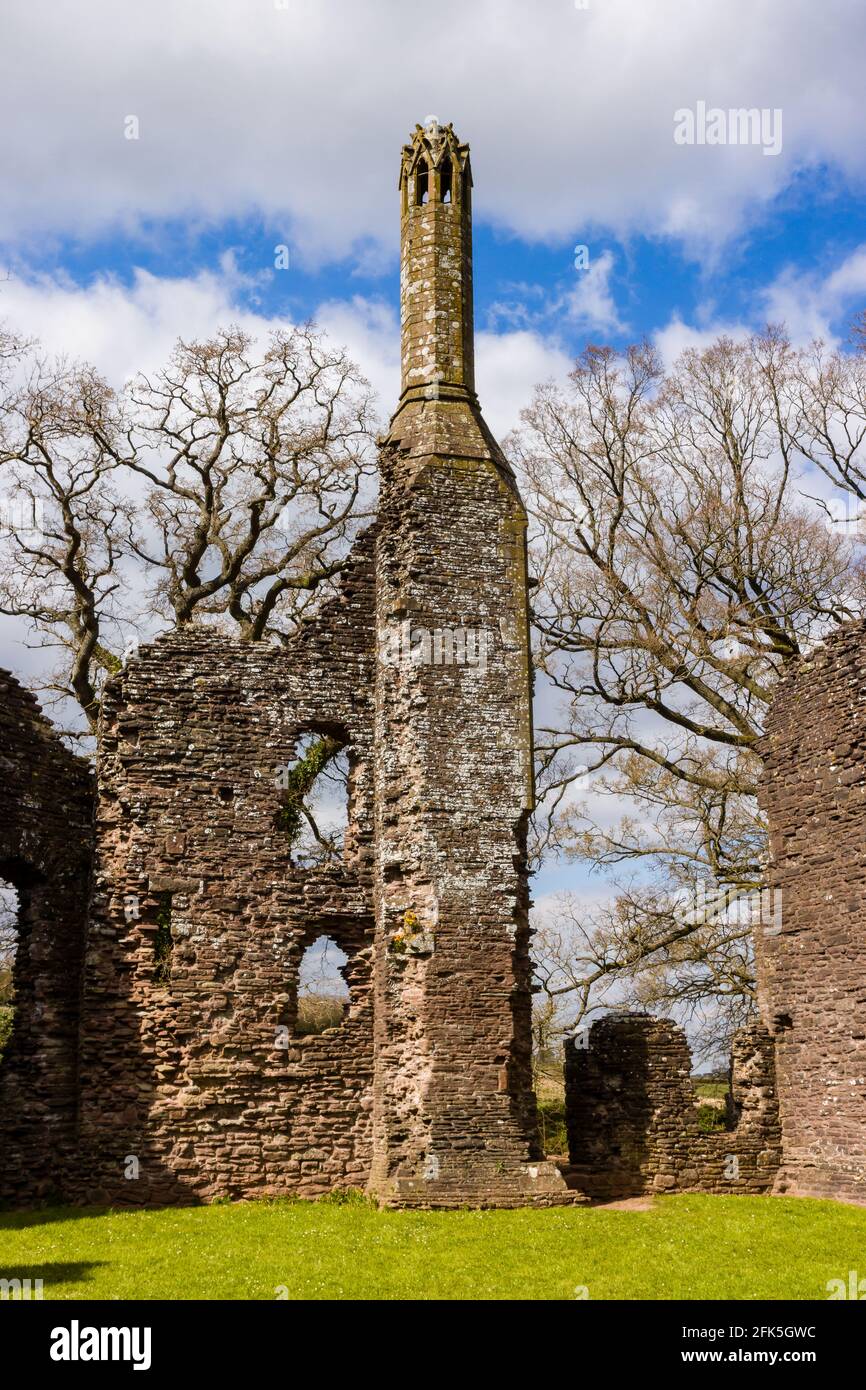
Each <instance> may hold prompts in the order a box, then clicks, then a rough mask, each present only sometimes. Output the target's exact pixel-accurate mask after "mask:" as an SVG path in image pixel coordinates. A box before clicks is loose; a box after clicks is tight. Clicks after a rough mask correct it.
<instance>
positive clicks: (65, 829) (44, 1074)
mask: <svg viewBox="0 0 866 1390" xmlns="http://www.w3.org/2000/svg"><path fill="white" fill-rule="evenodd" d="M92 819H93V786H92V776H91V772H90V769H89V767H88V765H87V763H86V762H85V761H84V760H83V759H81V758H77V757H76V756H75V755H74V754H72V753H70V752H69V751H68V749H67V748H66V747H65V746H64V745H63V744H62V743H61V741H60V739H59V738H58V737H57V735H56V733H55V732H54V731H53V729H52V727H51V725H50V724H49V723H48V721H47V720H46V719H45V718H44V717H43V715H42V714H41V712H40V709H39V706H38V704H37V703H36V701H35V699H34V698H33V696H32V695H31V694H30V692H29V691H27V690H25V689H23V687H22V686H21V685H19V683H18V682H17V681H16V680H15V678H14V677H13V676H11V675H9V673H8V672H7V671H0V878H2V879H5V880H6V882H8V883H11V884H12V885H13V886H14V887H15V888H16V889H17V891H18V899H19V919H18V945H17V951H16V955H15V964H14V973H13V982H14V991H15V994H14V1008H15V1013H14V1023H13V1031H12V1036H11V1038H10V1041H9V1044H8V1046H7V1049H6V1052H5V1055H4V1057H3V1060H2V1062H0V1199H6V1200H9V1199H11V1200H15V1199H16V1198H22V1197H28V1198H33V1197H44V1196H49V1195H52V1194H56V1193H57V1192H58V1191H60V1189H61V1187H62V1181H63V1170H64V1167H65V1165H66V1163H67V1161H68V1159H69V1155H70V1152H71V1149H72V1145H73V1142H74V1131H75V1120H76V1110H77V1100H78V1076H77V1062H78V1023H79V991H80V982H81V959H82V949H83V941H84V923H85V917H86V911H87V895H88V889H89V876H90V856H91V847H92Z"/></svg>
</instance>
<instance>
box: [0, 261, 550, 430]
mask: <svg viewBox="0 0 866 1390" xmlns="http://www.w3.org/2000/svg"><path fill="white" fill-rule="evenodd" d="M246 285H247V282H246V281H245V280H244V279H243V277H240V276H239V275H238V273H237V270H236V268H235V265H234V261H233V260H232V258H231V257H230V256H226V257H223V260H222V263H221V267H220V271H219V273H216V272H213V271H201V272H200V273H199V274H198V275H196V276H193V277H186V278H182V277H177V278H172V279H169V278H165V277H160V276H155V275H151V274H150V273H149V272H148V271H144V270H135V271H134V272H133V275H132V279H131V283H130V284H129V285H124V284H122V283H121V282H120V281H119V280H117V279H113V278H111V277H107V276H102V277H98V278H97V279H95V280H93V281H92V282H91V283H90V284H89V285H87V286H79V285H77V284H75V283H74V282H73V281H71V280H69V279H68V278H66V277H63V276H47V275H42V276H36V277H29V278H27V277H19V276H16V277H15V278H13V279H12V280H10V281H8V282H6V284H4V286H3V296H2V300H0V308H2V313H3V318H4V319H5V320H6V321H7V322H8V324H9V325H10V327H12V328H14V329H17V330H18V331H19V332H21V333H22V334H24V335H25V336H28V337H36V338H39V339H40V340H41V342H42V343H43V345H44V347H45V348H46V349H47V350H48V351H49V352H56V353H64V354H66V355H68V356H70V357H73V358H81V359H82V360H84V361H88V362H92V363H93V364H94V366H96V367H97V368H98V369H99V371H101V372H102V373H103V374H104V375H105V376H106V377H107V378H108V380H109V381H110V382H111V383H112V384H113V385H115V386H120V385H122V383H123V382H124V381H125V380H126V379H127V378H128V377H130V376H132V375H134V374H135V373H136V372H137V371H141V370H149V369H153V368H154V367H157V366H159V365H160V364H161V363H163V362H165V361H166V360H167V359H168V356H169V354H170V352H171V349H172V347H173V346H174V343H175V341H176V340H177V338H179V337H183V338H186V339H191V338H206V337H208V336H210V335H211V334H212V333H214V332H215V330H216V329H217V328H218V327H220V326H225V325H227V324H229V323H237V324H239V325H240V326H241V327H242V328H244V329H246V330H247V331H248V332H249V333H251V334H252V335H253V336H255V337H263V336H264V335H266V334H267V333H268V332H269V331H271V330H272V329H274V328H277V327H285V326H286V320H285V318H282V317H281V318H279V319H278V318H269V317H265V316H263V315H260V314H257V313H254V312H250V311H249V310H248V309H240V308H238V307H237V303H236V292H237V290H238V288H239V287H241V286H243V287H246ZM315 318H316V320H317V322H318V323H319V325H320V326H321V327H322V328H323V329H324V330H325V331H326V332H327V334H328V336H329V337H330V338H331V339H332V340H333V341H334V342H335V343H339V344H341V345H343V346H345V347H346V348H347V350H348V351H349V353H350V354H351V356H352V357H353V358H354V359H355V361H356V362H357V363H358V365H359V366H360V368H361V370H362V371H363V372H364V374H365V375H366V376H367V377H368V378H369V380H370V382H371V383H372V385H373V386H374V388H375V389H376V391H377V392H378V395H379V399H380V405H381V410H382V412H383V414H384V415H385V416H387V415H389V414H390V412H391V411H392V410H393V409H394V407H395V405H396V403H397V396H398V393H399V389H400V326H399V322H398V320H397V316H396V314H395V312H394V310H393V308H392V307H391V305H390V304H388V303H386V302H385V301H383V300H375V299H367V298H364V297H362V296H360V295H358V296H355V297H353V298H352V299H329V300H326V301H324V302H323V303H322V304H321V305H320V306H319V309H318V311H317V313H316V314H315ZM570 365H571V363H570V359H569V358H568V356H567V355H566V354H565V353H564V352H563V351H562V350H561V349H560V348H559V347H558V346H557V345H556V344H555V343H552V342H548V341H546V340H545V339H544V338H542V337H541V336H540V335H539V334H537V333H534V332H529V331H526V330H518V331H513V332H507V333H492V332H480V333H478V334H477V336H476V375H477V383H478V392H479V396H480V398H481V402H482V406H483V408H484V413H485V418H486V419H487V422H488V424H489V425H490V427H491V429H492V430H493V432H494V434H496V435H497V436H498V437H499V438H503V437H504V436H505V435H506V434H507V433H508V431H509V430H510V429H512V428H513V427H514V426H515V425H517V424H518V421H519V413H520V410H521V409H522V408H523V406H524V405H526V404H528V402H529V399H530V396H531V394H532V388H533V386H534V385H535V384H536V382H538V381H543V380H546V379H547V378H549V377H558V378H562V377H563V376H564V375H565V374H566V372H567V371H568V370H569V367H570Z"/></svg>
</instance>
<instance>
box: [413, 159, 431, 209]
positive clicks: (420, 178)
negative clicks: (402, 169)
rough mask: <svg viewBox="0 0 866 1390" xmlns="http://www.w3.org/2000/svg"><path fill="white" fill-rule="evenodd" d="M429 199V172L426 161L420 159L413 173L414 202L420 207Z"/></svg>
mask: <svg viewBox="0 0 866 1390" xmlns="http://www.w3.org/2000/svg"><path fill="white" fill-rule="evenodd" d="M429 199H430V171H429V170H428V168H427V162H426V160H424V159H422V160H421V161H420V163H419V164H418V168H417V169H416V171H415V202H416V203H417V204H418V205H419V206H420V205H421V204H422V203H426V202H428V201H429Z"/></svg>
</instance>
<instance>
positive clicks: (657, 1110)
mask: <svg viewBox="0 0 866 1390" xmlns="http://www.w3.org/2000/svg"><path fill="white" fill-rule="evenodd" d="M583 1043H585V1044H586V1045H585V1046H583V1045H582V1044H583ZM691 1069H692V1068H691V1055H690V1053H689V1046H688V1043H687V1041H686V1037H685V1034H684V1033H683V1031H682V1029H680V1028H678V1027H677V1025H676V1024H675V1023H672V1022H670V1020H668V1019H657V1018H651V1017H650V1016H649V1015H648V1014H633V1013H628V1014H609V1015H608V1016H606V1017H605V1018H601V1019H599V1020H597V1021H596V1022H595V1023H593V1025H592V1027H591V1028H590V1029H589V1030H588V1034H584V1035H582V1036H579V1037H578V1038H576V1039H575V1038H572V1039H569V1041H568V1044H567V1045H566V1050H565V1094H566V1127H567V1131H568V1150H569V1162H570V1164H571V1171H570V1180H571V1181H572V1182H573V1183H574V1184H575V1185H576V1186H577V1187H579V1188H580V1189H581V1190H582V1191H583V1192H585V1193H586V1194H587V1195H588V1196H590V1197H593V1198H603V1199H606V1200H612V1199H618V1198H624V1197H638V1196H643V1195H645V1194H652V1193H654V1192H718V1193H724V1194H727V1195H731V1194H738V1193H761V1192H768V1191H769V1190H770V1188H771V1187H772V1185H773V1181H774V1179H775V1176H776V1172H777V1170H778V1167H779V1113H778V1104H777V1100H776V1090H775V1076H774V1062H773V1044H772V1039H771V1038H770V1036H769V1034H768V1033H767V1032H766V1030H765V1029H764V1028H763V1027H762V1026H761V1025H760V1024H756V1025H754V1026H752V1027H750V1028H744V1029H742V1030H741V1031H740V1032H739V1033H738V1034H737V1035H736V1037H735V1039H734V1045H733V1057H732V1079H731V1098H732V1101H733V1115H732V1116H731V1119H732V1120H733V1122H734V1123H733V1127H732V1128H731V1130H729V1131H721V1132H713V1133H704V1132H703V1131H701V1130H700V1129H699V1128H698V1118H697V1111H696V1108H695V1093H694V1088H693V1086H692V1082H691Z"/></svg>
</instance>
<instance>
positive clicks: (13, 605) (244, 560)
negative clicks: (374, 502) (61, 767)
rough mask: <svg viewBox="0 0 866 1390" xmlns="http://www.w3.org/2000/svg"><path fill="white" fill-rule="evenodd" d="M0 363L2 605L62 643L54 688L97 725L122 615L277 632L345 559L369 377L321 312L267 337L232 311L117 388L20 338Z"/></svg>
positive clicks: (369, 415) (149, 627)
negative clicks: (235, 321) (324, 326)
mask: <svg viewBox="0 0 866 1390" xmlns="http://www.w3.org/2000/svg"><path fill="white" fill-rule="evenodd" d="M4 364H5V366H4ZM0 369H3V370H0V468H2V470H3V472H2V475H0V476H2V484H0V488H2V491H3V496H4V498H6V499H7V501H8V506H7V511H8V512H9V513H10V515H9V516H8V517H7V525H6V526H5V527H4V531H5V535H4V543H5V550H6V555H5V560H6V563H5V564H4V567H3V578H2V580H0V611H2V612H4V613H6V614H10V615H14V616H17V617H21V618H25V619H27V620H28V621H29V622H30V624H31V625H32V627H33V628H34V629H35V630H36V632H37V633H38V635H39V640H40V643H41V644H43V645H46V644H48V645H50V644H54V645H56V646H58V647H59V648H61V649H62V651H63V653H64V666H63V669H62V671H60V672H58V676H57V679H56V681H55V682H54V686H53V688H54V689H55V691H56V692H58V693H60V694H70V693H71V694H72V695H73V696H74V698H75V699H76V700H77V701H78V703H79V704H80V706H81V708H82V709H83V710H84V712H85V714H86V716H87V720H88V724H89V726H90V727H91V728H93V727H95V724H96V720H97V716H98V710H99V699H100V691H101V685H102V682H103V680H104V678H105V676H106V675H107V674H109V673H111V672H112V671H114V670H117V669H118V667H119V665H120V660H121V652H122V650H123V646H124V642H125V639H126V638H127V637H128V636H129V635H130V631H132V632H134V633H136V634H143V633H145V632H148V631H153V629H154V625H155V624H159V623H160V622H163V623H168V624H170V625H172V626H174V625H178V626H182V625H184V624H186V623H189V622H192V621H193V620H201V621H210V622H218V623H222V624H223V625H224V626H225V627H226V628H227V630H228V631H230V632H234V633H235V634H237V635H239V636H240V637H241V638H243V639H245V640H249V641H256V640H259V639H261V638H263V637H265V636H266V635H269V634H271V635H273V636H274V637H275V638H277V639H279V638H282V639H285V638H286V636H287V635H288V634H290V633H291V631H292V630H293V628H294V626H295V624H296V623H297V621H298V619H299V617H300V616H301V615H302V614H303V613H304V612H305V611H306V609H307V608H308V606H309V604H310V603H311V602H315V600H316V596H317V592H318V591H319V590H320V588H321V587H322V586H326V585H327V584H328V582H329V581H331V580H333V578H334V576H335V575H337V574H338V573H339V571H340V569H341V567H342V565H343V563H344V562H345V558H346V554H347V552H348V549H349V546H350V543H351V540H352V538H353V536H354V534H355V532H356V530H357V528H358V526H359V524H360V523H361V522H362V521H363V520H364V518H365V516H366V515H367V514H368V511H367V510H366V509H367V507H368V504H369V499H370V494H371V491H372V476H373V472H374V466H373V458H372V449H371V443H372V437H373V434H374V432H375V426H376V422H375V419H374V416H373V411H372V404H371V391H370V387H369V385H368V384H367V382H366V381H365V380H364V378H363V377H362V376H361V375H360V373H359V372H358V371H357V369H356V368H355V366H354V365H353V364H352V362H351V361H350V360H349V359H348V357H347V356H346V354H345V353H344V352H343V351H342V350H340V349H335V348H333V347H329V346H327V345H326V343H325V342H324V340H323V338H322V337H321V335H320V334H318V333H316V332H315V331H314V330H313V329H312V328H311V327H310V326H305V327H302V328H297V329H294V330H292V331H291V332H283V333H275V334H273V335H272V336H271V339H270V341H269V343H268V344H267V346H266V347H265V348H264V350H263V351H261V352H257V351H256V350H255V348H254V344H253V343H252V341H251V339H250V338H249V337H248V336H247V335H246V334H244V333H242V332H241V331H240V330H239V329H235V328H231V329H227V330H224V331H222V332H220V333H218V334H217V335H216V337H215V338H213V339H212V340H210V341H207V342H204V343H179V344H178V346H177V348H176V349H175V352H174V353H173V355H172V358H171V361H170V363H169V365H168V366H167V367H166V368H165V369H164V370H163V371H160V372H157V373H155V374H154V375H153V376H152V377H150V376H140V377H138V378H136V379H135V380H134V381H133V382H132V383H130V384H129V386H128V387H127V389H126V390H125V391H123V392H121V393H118V394H116V393H115V392H113V391H112V390H111V388H110V387H109V386H108V384H107V383H106V382H105V381H104V380H103V379H102V378H101V377H99V376H98V374H97V373H96V372H95V371H93V369H92V368H89V367H87V366H84V365H80V364H69V363H67V362H65V361H54V362H52V361H50V360H49V359H48V358H46V357H45V356H44V355H42V354H40V353H38V352H36V351H34V350H33V349H32V348H30V347H29V346H28V345H26V344H23V343H21V342H19V341H17V340H14V339H12V338H11V337H7V338H5V339H3V340H0Z"/></svg>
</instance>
